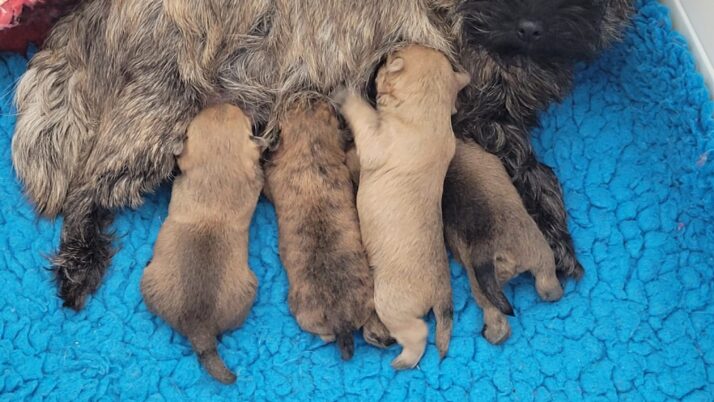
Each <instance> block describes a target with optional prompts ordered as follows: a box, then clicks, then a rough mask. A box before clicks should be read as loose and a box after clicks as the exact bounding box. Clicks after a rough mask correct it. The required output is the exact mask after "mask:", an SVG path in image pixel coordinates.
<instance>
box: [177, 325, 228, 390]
mask: <svg viewBox="0 0 714 402" xmlns="http://www.w3.org/2000/svg"><path fill="white" fill-rule="evenodd" d="M189 340H190V341H191V345H193V350H195V351H196V354H197V355H198V361H199V362H201V365H202V366H203V368H205V369H206V371H208V374H210V375H211V376H212V377H213V378H215V379H216V380H218V381H220V382H222V383H223V384H233V383H234V382H236V375H235V374H234V373H233V372H232V371H230V370H229V369H228V367H226V364H225V363H224V362H223V359H221V357H220V356H219V355H218V350H216V343H217V342H216V336H215V335H213V334H207V333H201V334H196V335H194V336H191V337H189Z"/></svg>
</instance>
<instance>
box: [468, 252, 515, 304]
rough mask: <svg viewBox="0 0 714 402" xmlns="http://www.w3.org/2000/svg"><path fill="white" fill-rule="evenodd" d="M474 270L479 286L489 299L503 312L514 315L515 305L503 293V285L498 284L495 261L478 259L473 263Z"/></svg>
mask: <svg viewBox="0 0 714 402" xmlns="http://www.w3.org/2000/svg"><path fill="white" fill-rule="evenodd" d="M473 270H474V274H475V275H476V281H477V282H478V286H479V287H480V288H481V291H482V292H483V294H484V295H485V296H486V298H487V299H488V301H490V302H491V303H492V304H493V305H494V306H496V308H497V309H499V310H500V311H501V312H502V313H503V314H506V315H510V316H513V315H514V314H513V306H511V303H510V302H509V301H508V298H506V295H505V294H504V293H503V290H502V289H501V286H500V285H499V284H498V279H497V278H496V267H495V266H494V264H493V261H492V260H488V261H485V262H479V261H476V262H475V263H474V264H473Z"/></svg>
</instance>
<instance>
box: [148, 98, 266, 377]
mask: <svg viewBox="0 0 714 402" xmlns="http://www.w3.org/2000/svg"><path fill="white" fill-rule="evenodd" d="M259 143H260V141H257V142H256V141H253V140H252V132H251V122H250V120H248V118H247V117H246V115H245V114H243V112H242V111H241V109H239V108H237V107H235V106H230V105H221V106H212V107H208V108H207V109H205V110H204V111H202V112H201V113H200V114H199V115H198V116H197V117H196V118H195V119H194V120H193V121H192V123H191V124H190V126H189V128H188V139H187V141H186V146H185V148H184V150H183V153H182V154H181V156H180V157H179V158H178V165H179V168H180V169H181V175H180V176H179V177H177V178H176V180H175V181H174V185H173V191H172V194H171V203H170V204H169V215H168V217H167V218H166V221H165V222H164V224H163V226H162V227H161V230H160V231H159V236H158V238H157V240H156V245H155V246H154V256H153V259H152V261H151V262H150V263H149V265H148V266H147V267H146V269H145V271H144V275H143V277H142V279H141V293H142V294H143V295H144V301H145V302H146V305H147V306H148V307H149V310H151V311H152V312H154V313H156V314H157V315H159V316H160V317H161V318H163V319H164V320H165V321H166V322H168V323H169V324H170V325H171V326H172V327H174V328H175V329H177V330H178V331H179V332H181V333H182V334H184V335H186V337H187V338H188V339H189V341H191V345H193V349H194V350H195V351H196V353H197V354H198V358H199V360H200V362H201V364H202V365H203V367H205V368H206V370H207V371H208V372H209V373H210V374H211V375H212V376H213V377H215V378H216V379H217V380H219V381H221V382H223V383H226V384H229V383H233V382H235V380H236V376H235V374H233V373H232V372H231V371H230V370H229V369H228V368H226V366H225V364H224V363H223V361H222V360H221V358H220V357H219V356H218V353H217V352H216V336H217V335H219V334H220V333H221V332H224V331H227V330H229V329H231V328H235V327H237V326H239V325H241V324H242V323H243V321H244V320H245V318H246V317H247V315H248V313H249V311H250V308H251V306H252V304H253V299H255V293H256V286H257V280H256V278H255V275H254V274H253V272H251V270H250V267H248V226H249V225H250V221H251V217H252V216H253V212H254V211H255V206H256V204H257V202H258V197H259V196H260V190H261V189H262V187H263V176H262V172H261V169H260V165H259V159H260V154H261V152H262V145H259Z"/></svg>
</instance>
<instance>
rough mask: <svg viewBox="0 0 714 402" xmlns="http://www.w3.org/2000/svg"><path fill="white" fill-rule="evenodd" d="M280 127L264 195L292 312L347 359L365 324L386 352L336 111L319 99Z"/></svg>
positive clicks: (299, 105) (297, 107)
mask: <svg viewBox="0 0 714 402" xmlns="http://www.w3.org/2000/svg"><path fill="white" fill-rule="evenodd" d="M279 127H280V144H279V146H278V147H277V150H276V151H275V152H273V153H272V155H270V160H269V161H268V162H267V163H266V165H265V174H266V195H268V197H269V198H270V200H271V201H272V202H273V203H274V205H275V211H276V214H277V216H278V231H279V235H280V239H279V246H280V259H281V260H282V262H283V265H284V266H285V270H286V271H287V274H288V280H289V282H290V291H289V296H288V302H289V305H290V310H291V311H292V313H293V315H295V318H296V319H297V321H298V323H299V324H300V327H302V328H303V329H304V330H306V331H309V332H311V333H313V334H316V335H319V336H320V337H322V338H323V339H324V340H325V341H328V342H331V341H333V340H336V341H337V344H338V345H339V347H340V350H341V352H342V357H343V358H344V359H349V358H351V357H352V354H353V350H354V343H353V340H352V332H353V331H355V330H357V329H359V328H362V326H365V329H364V335H365V339H366V340H367V341H368V342H370V343H372V344H374V345H377V346H386V345H387V344H389V343H390V337H389V333H388V332H387V330H386V328H384V326H383V325H382V324H381V322H380V321H379V319H378V318H377V317H376V313H375V311H374V293H373V280H372V273H371V272H370V269H369V265H368V264H367V256H366V254H365V251H364V247H363V246H362V237H361V235H360V228H359V221H358V218H357V209H356V208H355V196H354V187H353V184H352V181H351V177H350V172H349V170H348V169H347V166H345V151H344V140H343V135H342V133H341V131H340V129H339V123H338V120H337V116H336V114H335V111H334V110H333V109H332V108H331V107H330V105H329V104H327V103H326V102H325V101H323V100H313V101H304V100H299V101H297V102H296V103H295V104H294V105H293V106H292V107H290V109H289V111H288V112H287V113H286V114H285V115H284V117H283V118H282V120H281V122H280V124H279Z"/></svg>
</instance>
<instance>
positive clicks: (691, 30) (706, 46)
mask: <svg viewBox="0 0 714 402" xmlns="http://www.w3.org/2000/svg"><path fill="white" fill-rule="evenodd" d="M663 2H664V3H665V4H666V5H667V6H669V8H670V10H672V21H673V23H674V27H675V29H677V30H678V31H679V32H681V33H682V35H684V36H685V37H686V38H687V41H688V42H689V46H690V47H691V49H692V52H693V53H694V56H695V58H696V59H697V64H698V65H699V70H700V71H701V72H702V74H703V75H704V79H705V80H706V82H707V85H709V88H710V90H711V91H710V92H711V93H712V96H714V0H663Z"/></svg>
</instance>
